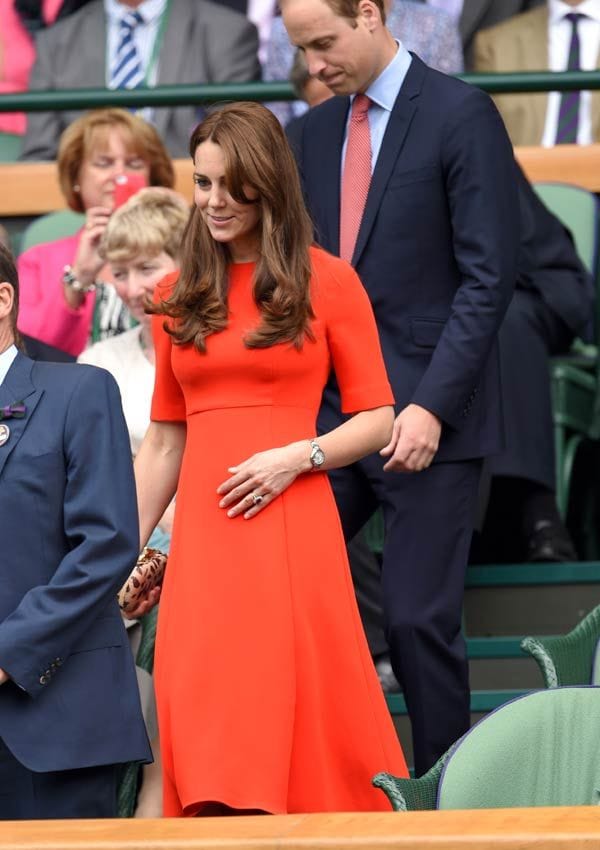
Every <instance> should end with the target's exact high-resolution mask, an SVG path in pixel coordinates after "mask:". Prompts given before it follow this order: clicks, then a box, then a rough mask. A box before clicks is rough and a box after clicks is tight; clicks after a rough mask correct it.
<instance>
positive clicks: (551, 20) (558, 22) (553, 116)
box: [540, 0, 600, 148]
mask: <svg viewBox="0 0 600 850" xmlns="http://www.w3.org/2000/svg"><path fill="white" fill-rule="evenodd" d="M569 13H575V14H580V15H586V16H587V17H585V18H584V19H583V20H581V21H579V24H578V26H577V31H578V33H579V45H580V53H579V61H580V65H581V69H582V70H583V71H593V70H595V69H596V68H597V67H598V52H599V50H600V0H584V2H583V3H580V4H579V5H578V6H570V5H569V4H568V3H563V2H562V0H548V70H550V71H566V70H567V63H568V60H569V47H570V45H571V33H572V31H573V27H572V24H571V22H570V21H567V20H565V15H568V14H569ZM540 70H543V69H541V68H540ZM560 95H561V93H560V92H550V94H549V95H548V108H547V110H546V123H545V125H544V134H543V136H542V145H543V146H544V147H546V148H551V147H552V146H553V145H554V144H555V142H556V130H557V127H558V112H559V109H560ZM592 141H593V136H592V94H591V92H589V91H582V92H581V98H580V101H579V127H578V130H577V143H578V144H579V145H589V144H591V143H592Z"/></svg>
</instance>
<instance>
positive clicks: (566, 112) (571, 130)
mask: <svg viewBox="0 0 600 850" xmlns="http://www.w3.org/2000/svg"><path fill="white" fill-rule="evenodd" d="M585 17H586V16H585V15H580V14H578V13H576V12H570V13H569V14H568V15H565V20H567V21H570V22H571V27H572V29H571V43H570V44H569V59H568V62H567V69H566V70H567V71H580V70H581V65H580V58H579V54H580V44H579V31H578V29H577V25H578V23H579V21H580V20H581V19H582V18H585ZM580 102H581V92H580V91H564V92H562V94H561V96H560V106H559V108H558V125H557V127H556V144H557V145H574V144H575V143H576V142H577V131H578V130H579V106H580Z"/></svg>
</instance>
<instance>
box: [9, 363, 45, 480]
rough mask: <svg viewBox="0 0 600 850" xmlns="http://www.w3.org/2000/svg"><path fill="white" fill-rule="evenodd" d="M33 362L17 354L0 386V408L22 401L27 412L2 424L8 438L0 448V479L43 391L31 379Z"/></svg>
mask: <svg viewBox="0 0 600 850" xmlns="http://www.w3.org/2000/svg"><path fill="white" fill-rule="evenodd" d="M32 368H33V360H30V359H29V358H28V357H25V356H24V355H22V354H17V356H16V358H15V359H14V361H13V363H12V365H11V367H10V369H9V370H8V374H7V376H6V378H5V379H4V382H3V383H2V384H1V385H0V407H4V406H5V405H7V404H12V403H13V402H16V401H23V402H25V405H26V407H27V411H26V413H25V416H24V418H23V419H6V420H4V422H3V424H4V425H8V427H9V429H10V436H9V438H8V440H7V441H6V443H4V445H3V446H0V477H1V476H2V472H3V470H4V465H5V463H6V461H7V460H8V458H9V457H10V455H11V453H12V451H13V449H14V448H15V446H16V445H17V443H18V442H19V440H20V439H21V437H22V436H23V434H24V433H25V429H26V428H27V425H28V424H29V421H30V419H31V416H32V415H33V411H34V410H35V408H36V406H37V404H38V402H39V400H40V399H41V397H42V395H43V394H44V393H43V390H36V388H35V386H34V385H33V382H32V379H31V370H32Z"/></svg>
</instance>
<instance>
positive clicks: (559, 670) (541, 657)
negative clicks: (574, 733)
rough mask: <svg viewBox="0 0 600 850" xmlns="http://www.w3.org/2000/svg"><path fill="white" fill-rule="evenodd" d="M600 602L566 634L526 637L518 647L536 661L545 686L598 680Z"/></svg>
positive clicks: (589, 682)
mask: <svg viewBox="0 0 600 850" xmlns="http://www.w3.org/2000/svg"><path fill="white" fill-rule="evenodd" d="M598 641H600V605H598V607H597V608H594V609H593V611H590V613H589V614H588V615H587V616H586V617H584V618H583V620H581V622H580V623H578V624H577V625H576V626H575V628H574V629H572V630H571V631H570V632H568V633H567V634H566V635H557V636H556V637H526V638H523V640H522V641H521V648H522V649H523V650H524V651H525V652H528V653H529V654H530V655H532V656H533V658H534V659H535V660H536V661H537V663H538V665H539V667H540V670H541V672H542V676H543V677H544V684H545V685H546V687H547V688H556V687H559V686H562V685H597V684H600V670H598V669H596V667H597V665H598V651H597V650H598Z"/></svg>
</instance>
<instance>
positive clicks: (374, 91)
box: [365, 0, 600, 112]
mask: <svg viewBox="0 0 600 850" xmlns="http://www.w3.org/2000/svg"><path fill="white" fill-rule="evenodd" d="M599 2H600V0H599ZM396 44H397V45H398V50H397V51H396V53H395V55H394V58H393V59H392V61H391V62H390V63H389V65H387V66H386V67H385V68H384V69H383V71H382V72H381V74H380V75H379V76H378V77H377V79H376V80H374V81H373V82H372V83H371V85H370V86H369V88H368V89H367V90H366V92H365V94H366V95H367V97H369V98H370V99H371V100H372V101H373V103H376V104H377V106H381V108H382V109H386V110H387V111H388V112H391V111H392V107H393V106H394V103H395V102H396V98H397V97H398V92H399V91H400V88H401V86H402V83H403V82H404V78H405V77H406V74H407V72H408V69H409V67H410V63H411V62H412V56H411V55H410V53H409V52H408V50H407V49H406V47H404V45H403V44H402V42H401V41H398V40H397V39H396Z"/></svg>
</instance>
